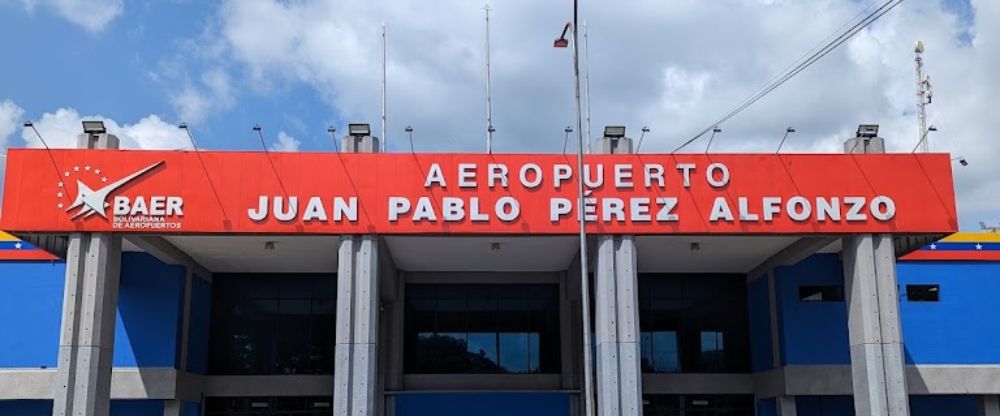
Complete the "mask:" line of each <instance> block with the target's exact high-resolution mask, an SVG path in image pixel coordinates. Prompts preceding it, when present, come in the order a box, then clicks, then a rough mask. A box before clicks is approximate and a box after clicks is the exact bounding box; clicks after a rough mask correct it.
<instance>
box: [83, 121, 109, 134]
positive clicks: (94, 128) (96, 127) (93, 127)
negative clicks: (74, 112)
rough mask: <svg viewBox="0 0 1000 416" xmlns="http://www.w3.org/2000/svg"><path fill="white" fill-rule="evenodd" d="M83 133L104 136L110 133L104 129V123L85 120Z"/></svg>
mask: <svg viewBox="0 0 1000 416" xmlns="http://www.w3.org/2000/svg"><path fill="white" fill-rule="evenodd" d="M83 132H84V133H87V134H104V133H107V132H108V129H106V128H104V122H103V121H101V120H84V121H83Z"/></svg>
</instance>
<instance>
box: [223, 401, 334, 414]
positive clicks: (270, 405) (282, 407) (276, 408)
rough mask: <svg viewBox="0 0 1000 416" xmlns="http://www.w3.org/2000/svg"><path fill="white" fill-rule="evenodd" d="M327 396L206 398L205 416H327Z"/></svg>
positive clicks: (328, 407)
mask: <svg viewBox="0 0 1000 416" xmlns="http://www.w3.org/2000/svg"><path fill="white" fill-rule="evenodd" d="M332 414H333V406H332V403H331V400H330V397H329V396H317V397H206V398H205V416H293V415H294V416H328V415H332Z"/></svg>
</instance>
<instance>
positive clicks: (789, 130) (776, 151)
mask: <svg viewBox="0 0 1000 416" xmlns="http://www.w3.org/2000/svg"><path fill="white" fill-rule="evenodd" d="M791 133H795V128H793V127H792V126H788V128H786V129H785V135H784V136H783V137H782V138H781V143H778V150H775V151H774V153H775V154H778V153H781V146H784V145H785V140H786V139H788V135H789V134H791Z"/></svg>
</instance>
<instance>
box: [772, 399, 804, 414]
mask: <svg viewBox="0 0 1000 416" xmlns="http://www.w3.org/2000/svg"><path fill="white" fill-rule="evenodd" d="M775 401H777V405H778V416H796V415H797V414H798V410H796V408H795V396H778V397H777V398H776V399H775Z"/></svg>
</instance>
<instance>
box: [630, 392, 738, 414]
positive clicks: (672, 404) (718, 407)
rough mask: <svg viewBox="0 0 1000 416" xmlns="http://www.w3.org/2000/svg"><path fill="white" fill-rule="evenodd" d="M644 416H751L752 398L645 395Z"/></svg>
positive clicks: (735, 396)
mask: <svg viewBox="0 0 1000 416" xmlns="http://www.w3.org/2000/svg"><path fill="white" fill-rule="evenodd" d="M642 414H643V415H644V416H753V415H754V406H753V396H742V395H646V396H643V405H642Z"/></svg>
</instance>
